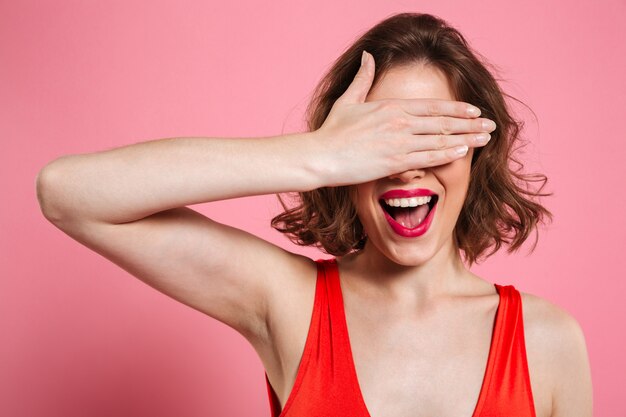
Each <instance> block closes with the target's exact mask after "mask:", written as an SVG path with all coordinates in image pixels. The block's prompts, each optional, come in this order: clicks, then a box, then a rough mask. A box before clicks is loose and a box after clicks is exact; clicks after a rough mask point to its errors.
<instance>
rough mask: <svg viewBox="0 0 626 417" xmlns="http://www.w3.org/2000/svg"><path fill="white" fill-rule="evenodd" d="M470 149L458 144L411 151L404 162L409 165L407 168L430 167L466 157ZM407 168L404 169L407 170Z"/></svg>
mask: <svg viewBox="0 0 626 417" xmlns="http://www.w3.org/2000/svg"><path fill="white" fill-rule="evenodd" d="M468 151H469V147H468V146H464V147H461V146H457V147H454V148H446V149H435V150H433V149H431V150H428V151H423V152H411V153H409V154H407V155H406V158H405V161H404V162H405V164H406V166H407V167H409V168H407V169H412V168H413V167H420V168H428V167H433V166H438V165H444V164H447V163H449V162H454V161H456V160H457V159H461V158H463V157H465V156H466V155H467V153H468ZM407 169H404V170H405V171H406V170H407Z"/></svg>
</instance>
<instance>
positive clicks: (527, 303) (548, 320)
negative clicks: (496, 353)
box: [522, 293, 592, 417]
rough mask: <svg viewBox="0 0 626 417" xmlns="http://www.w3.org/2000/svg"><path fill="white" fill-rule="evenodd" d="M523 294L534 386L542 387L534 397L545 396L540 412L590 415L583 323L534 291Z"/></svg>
mask: <svg viewBox="0 0 626 417" xmlns="http://www.w3.org/2000/svg"><path fill="white" fill-rule="evenodd" d="M522 295H523V299H524V300H523V303H524V331H525V333H526V336H527V339H526V342H527V345H526V347H527V353H528V360H529V366H531V365H532V371H533V373H532V374H531V377H533V378H534V381H535V384H536V386H535V387H534V388H537V389H539V390H541V392H539V391H538V392H536V396H535V400H538V399H539V398H541V399H542V402H541V403H540V404H535V405H536V406H540V405H541V409H538V412H539V411H540V412H541V413H542V414H545V413H548V412H550V414H549V415H550V416H551V417H591V415H592V385H591V370H590V367H589V359H588V355H587V347H586V343H585V337H584V334H583V331H582V328H581V326H580V324H579V323H578V322H577V321H576V319H575V318H574V317H573V316H572V315H571V314H570V313H568V312H567V311H566V310H565V309H563V308H561V307H559V306H558V305H556V304H554V303H552V302H550V301H548V300H546V299H544V298H541V297H538V296H535V295H533V294H528V293H522ZM548 390H549V393H548V392H547V391H548ZM544 393H545V394H548V395H544ZM550 399H551V400H550ZM544 400H545V401H546V402H545V403H544V402H543V401H544ZM544 404H545V407H543V406H544ZM538 415H539V414H538ZM546 415H547V414H546Z"/></svg>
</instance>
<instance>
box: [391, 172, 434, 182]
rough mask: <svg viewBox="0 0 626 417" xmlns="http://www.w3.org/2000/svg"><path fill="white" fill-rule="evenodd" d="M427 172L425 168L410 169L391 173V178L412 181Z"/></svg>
mask: <svg viewBox="0 0 626 417" xmlns="http://www.w3.org/2000/svg"><path fill="white" fill-rule="evenodd" d="M425 174H426V171H425V170H423V169H410V170H408V171H404V172H399V173H397V174H392V175H389V178H390V179H399V180H400V181H403V182H411V181H413V180H414V179H417V178H422V177H423V176H424V175H425Z"/></svg>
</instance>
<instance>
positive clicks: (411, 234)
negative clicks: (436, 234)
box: [379, 188, 439, 238]
mask: <svg viewBox="0 0 626 417" xmlns="http://www.w3.org/2000/svg"><path fill="white" fill-rule="evenodd" d="M422 196H433V198H434V199H435V201H434V204H433V206H432V208H431V209H430V211H429V212H428V215H427V216H426V218H425V219H424V220H422V222H421V223H420V224H419V225H418V226H417V227H415V228H413V229H410V228H407V227H404V226H403V225H401V224H400V223H398V222H396V221H395V220H394V218H393V217H391V216H390V215H389V213H388V212H387V211H386V210H385V209H384V208H383V207H382V205H384V204H385V203H384V202H383V201H382V200H387V199H391V198H411V197H422ZM379 200H381V210H382V212H383V215H384V217H385V220H387V223H388V224H389V226H390V227H391V230H393V231H394V232H395V233H396V234H398V235H400V236H402V237H408V238H415V237H418V236H421V235H423V234H424V233H426V232H427V231H428V229H429V228H430V225H431V224H432V222H433V218H434V217H435V212H436V210H437V203H438V200H439V198H438V196H437V193H435V192H434V191H432V190H428V189H425V188H415V189H412V190H401V189H397V190H390V191H387V192H385V193H384V194H382V195H381V196H380V198H379Z"/></svg>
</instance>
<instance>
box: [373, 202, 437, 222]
mask: <svg viewBox="0 0 626 417" xmlns="http://www.w3.org/2000/svg"><path fill="white" fill-rule="evenodd" d="M438 200H439V196H438V195H436V194H435V195H433V196H432V198H431V199H430V201H429V202H428V203H426V204H422V205H419V206H417V207H394V206H390V205H388V204H387V203H386V202H385V200H383V199H381V200H379V202H380V205H381V206H382V208H383V210H385V211H386V212H387V213H388V214H389V216H391V217H392V218H393V219H394V220H395V221H396V222H397V223H398V224H400V225H402V226H404V227H406V228H408V229H413V228H416V227H417V226H419V225H420V224H421V223H422V222H423V221H424V219H426V217H427V216H428V213H430V211H431V210H432V209H433V207H435V204H437V201H438Z"/></svg>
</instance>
